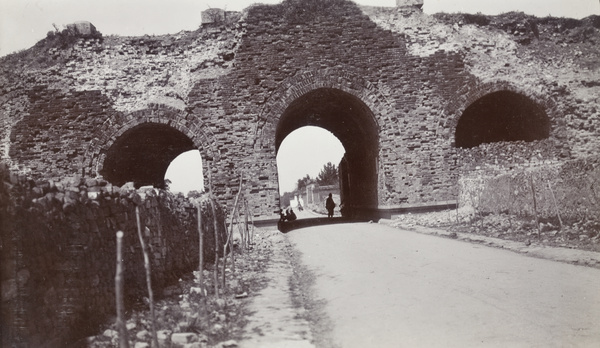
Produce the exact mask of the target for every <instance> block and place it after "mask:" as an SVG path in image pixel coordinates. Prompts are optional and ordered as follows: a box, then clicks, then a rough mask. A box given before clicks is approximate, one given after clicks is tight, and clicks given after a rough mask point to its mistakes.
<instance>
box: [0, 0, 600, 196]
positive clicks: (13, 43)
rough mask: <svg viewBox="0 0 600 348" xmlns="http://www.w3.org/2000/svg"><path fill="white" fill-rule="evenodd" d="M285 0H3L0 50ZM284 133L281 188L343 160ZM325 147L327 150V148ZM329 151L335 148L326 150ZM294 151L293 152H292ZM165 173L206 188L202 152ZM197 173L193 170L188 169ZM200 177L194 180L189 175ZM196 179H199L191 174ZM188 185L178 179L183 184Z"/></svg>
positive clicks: (532, 1)
mask: <svg viewBox="0 0 600 348" xmlns="http://www.w3.org/2000/svg"><path fill="white" fill-rule="evenodd" d="M280 2H281V0H218V1H217V0H0V56H4V55H6V54H9V53H12V52H15V51H19V50H22V49H27V48H29V47H31V46H33V45H34V44H35V43H36V42H37V41H39V40H41V39H43V38H44V37H45V36H46V34H47V32H48V31H53V30H54V26H53V24H56V26H57V27H58V28H62V27H63V26H65V25H67V24H69V23H73V22H76V21H82V20H83V21H89V22H91V23H92V24H94V26H95V27H96V28H97V29H98V30H99V31H100V32H101V33H102V34H103V35H113V34H114V35H121V36H141V35H146V34H148V35H160V34H173V33H177V32H180V31H182V30H196V29H197V28H198V27H199V25H200V12H202V11H204V10H207V9H209V8H215V7H216V8H223V9H226V10H230V11H241V10H242V9H244V8H246V7H248V6H250V5H251V4H253V3H263V4H276V3H280ZM355 2H356V3H358V4H360V5H370V6H387V7H393V6H395V5H396V0H357V1H355ZM423 11H424V12H425V13H429V14H431V13H437V12H450V13H452V12H464V13H483V14H489V15H495V14H499V13H504V12H509V11H522V12H525V13H527V14H532V15H536V16H538V17H545V16H548V15H552V16H555V17H571V18H583V17H587V16H589V15H591V14H597V15H600V0H425V1H424V7H423ZM306 128H307V129H301V130H298V131H296V132H294V133H292V134H290V136H288V138H286V139H285V140H284V141H283V143H282V145H281V147H280V150H279V154H278V170H279V171H280V190H281V193H283V192H284V191H291V190H293V185H294V184H295V183H296V182H297V180H298V179H299V178H301V177H303V176H305V175H306V174H309V175H310V176H311V177H315V176H316V175H317V174H318V172H319V171H320V169H321V168H322V167H323V165H324V164H325V163H327V162H332V163H334V164H336V165H337V164H338V163H339V160H340V158H341V156H342V155H343V147H341V144H340V143H339V141H338V140H337V139H335V137H333V135H332V134H331V133H329V132H327V131H324V130H322V129H319V128H317V129H313V128H315V127H306ZM325 150H326V151H325ZM329 150H331V151H329ZM288 151H290V152H288ZM172 167H173V168H170V169H169V172H168V173H167V175H166V178H169V179H170V180H171V181H173V184H172V186H171V187H172V190H173V191H182V192H187V190H190V189H194V190H198V189H199V188H201V187H202V183H201V181H197V180H196V179H197V178H198V177H201V175H197V173H198V172H200V171H201V161H200V159H199V153H198V152H197V151H196V152H195V153H194V152H191V153H186V154H183V155H182V156H181V157H179V158H178V159H176V160H175V161H174V162H173V163H172ZM189 174H192V176H188V175H189ZM192 177H193V178H195V179H192ZM194 180H196V181H194ZM181 184H182V185H183V186H180V185H181Z"/></svg>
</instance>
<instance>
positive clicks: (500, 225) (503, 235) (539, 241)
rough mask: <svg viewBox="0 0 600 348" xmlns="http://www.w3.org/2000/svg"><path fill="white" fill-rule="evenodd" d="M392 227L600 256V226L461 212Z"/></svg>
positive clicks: (404, 219)
mask: <svg viewBox="0 0 600 348" xmlns="http://www.w3.org/2000/svg"><path fill="white" fill-rule="evenodd" d="M391 225H392V226H395V227H403V228H408V229H413V227H414V226H426V227H434V228H438V229H442V230H445V231H448V232H453V233H460V232H462V233H468V234H471V235H474V236H485V237H493V238H499V239H503V240H509V241H515V242H521V243H525V244H527V245H530V244H535V245H539V246H545V247H560V248H568V249H577V250H587V251H594V252H600V222H598V221H591V220H590V221H574V222H562V228H561V222H560V221H558V219H553V220H551V221H548V220H545V221H540V227H539V229H538V228H537V227H536V223H535V219H534V218H531V217H527V218H519V217H515V216H511V215H508V214H489V215H482V216H478V215H475V214H474V212H473V211H472V210H469V209H467V208H461V209H459V210H447V211H443V212H435V213H427V214H406V215H401V216H398V217H397V218H396V219H394V220H393V221H392V222H391Z"/></svg>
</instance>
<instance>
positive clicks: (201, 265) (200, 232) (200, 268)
mask: <svg viewBox="0 0 600 348" xmlns="http://www.w3.org/2000/svg"><path fill="white" fill-rule="evenodd" d="M197 209H198V248H199V250H198V272H199V273H200V274H199V275H198V282H199V283H200V292H201V293H202V295H203V296H204V231H203V229H202V202H200V201H198V206H197Z"/></svg>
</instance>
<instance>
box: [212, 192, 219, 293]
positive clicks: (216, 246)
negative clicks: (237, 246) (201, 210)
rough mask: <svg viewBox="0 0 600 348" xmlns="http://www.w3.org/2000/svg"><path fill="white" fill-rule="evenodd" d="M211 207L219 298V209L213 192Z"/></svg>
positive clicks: (215, 277) (214, 274) (216, 286)
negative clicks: (216, 206) (217, 209)
mask: <svg viewBox="0 0 600 348" xmlns="http://www.w3.org/2000/svg"><path fill="white" fill-rule="evenodd" d="M210 209H211V211H212V216H213V228H214V229H215V231H214V236H215V264H214V270H213V278H214V282H215V296H216V297H217V298H219V274H218V273H219V229H218V224H217V211H216V209H215V202H214V199H213V197H212V193H211V200H210Z"/></svg>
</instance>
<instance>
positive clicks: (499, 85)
mask: <svg viewBox="0 0 600 348" xmlns="http://www.w3.org/2000/svg"><path fill="white" fill-rule="evenodd" d="M498 93H504V94H505V95H513V96H515V97H517V98H516V100H518V101H519V102H523V101H529V102H530V103H531V105H532V106H535V107H536V108H538V109H539V110H541V111H542V112H543V113H544V115H545V117H546V118H547V122H548V127H549V130H548V132H549V134H548V136H551V135H552V130H553V129H554V120H555V119H556V118H555V114H556V112H557V111H556V110H557V106H556V105H555V103H553V102H552V101H551V100H548V99H545V98H542V97H540V96H539V95H537V94H534V93H531V92H529V91H526V90H523V89H520V88H517V87H515V86H514V85H513V84H511V83H509V82H506V81H497V82H490V83H485V84H481V85H477V86H476V87H475V88H473V87H472V86H465V87H463V88H462V89H460V90H459V91H457V93H456V94H455V95H454V97H453V98H452V101H451V102H450V103H449V104H448V105H447V106H446V108H445V110H444V113H443V114H444V115H445V117H444V119H440V120H439V124H438V127H439V128H443V129H445V130H446V132H447V133H446V134H445V135H444V138H445V139H446V141H450V142H451V146H452V147H456V146H457V144H456V141H455V134H456V132H457V126H458V125H459V122H460V120H461V117H462V116H463V115H464V114H465V112H466V111H468V108H469V107H471V106H473V105H474V104H475V103H477V102H478V101H480V100H482V98H486V96H490V95H493V94H498ZM548 136H547V137H548Z"/></svg>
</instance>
